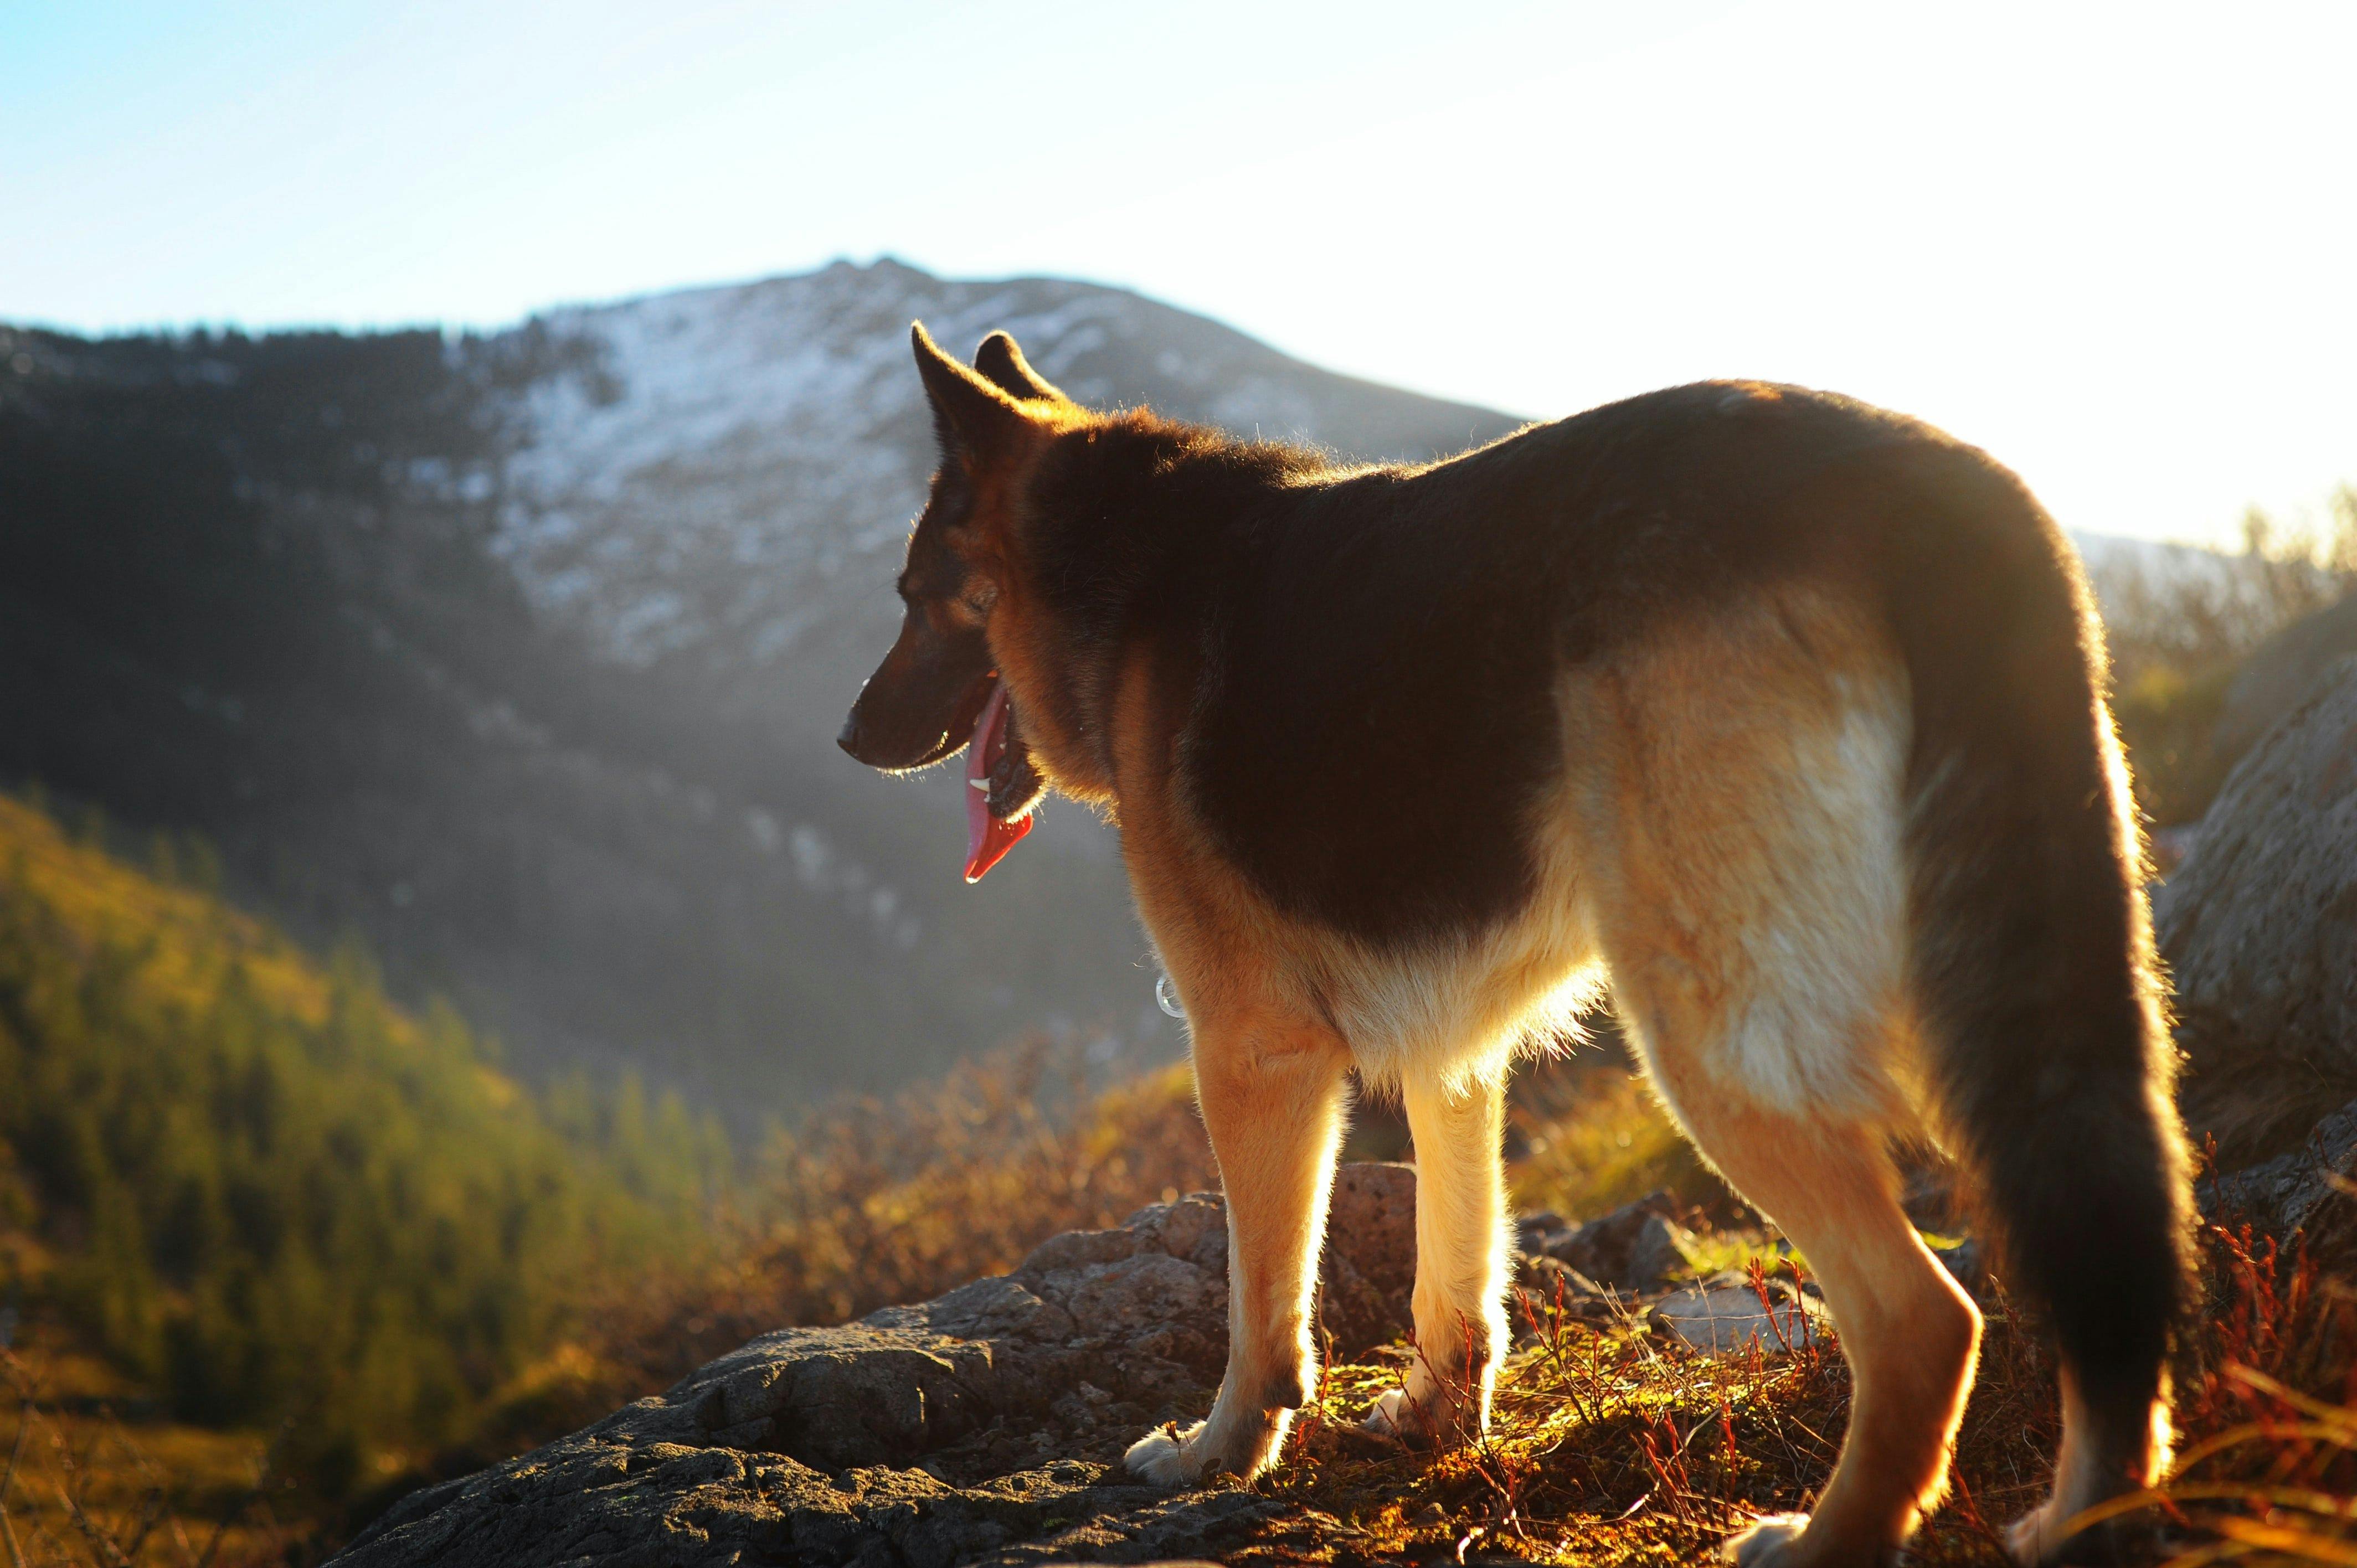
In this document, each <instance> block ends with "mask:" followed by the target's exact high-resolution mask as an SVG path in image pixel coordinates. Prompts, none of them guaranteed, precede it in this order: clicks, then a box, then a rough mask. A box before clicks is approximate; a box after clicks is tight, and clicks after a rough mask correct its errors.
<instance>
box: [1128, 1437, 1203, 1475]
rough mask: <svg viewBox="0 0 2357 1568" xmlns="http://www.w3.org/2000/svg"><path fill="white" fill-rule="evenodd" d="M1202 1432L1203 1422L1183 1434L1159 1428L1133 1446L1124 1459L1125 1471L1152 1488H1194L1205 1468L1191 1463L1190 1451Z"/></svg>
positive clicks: (1131, 1445) (1130, 1446)
mask: <svg viewBox="0 0 2357 1568" xmlns="http://www.w3.org/2000/svg"><path fill="white" fill-rule="evenodd" d="M1202 1430H1203V1423H1201V1422H1200V1421H1199V1422H1197V1423H1195V1424H1194V1425H1192V1426H1190V1427H1189V1428H1188V1429H1187V1430H1186V1431H1185V1432H1183V1433H1182V1432H1178V1431H1176V1430H1174V1429H1173V1428H1172V1427H1168V1426H1162V1427H1157V1428H1156V1429H1155V1430H1153V1431H1152V1432H1149V1433H1147V1434H1146V1435H1145V1436H1143V1437H1141V1438H1139V1439H1138V1440H1137V1441H1136V1442H1135V1443H1133V1444H1130V1445H1129V1452H1128V1453H1126V1454H1125V1455H1122V1456H1121V1463H1122V1467H1123V1468H1124V1469H1126V1470H1127V1471H1128V1472H1129V1473H1130V1474H1131V1475H1133V1476H1135V1477H1137V1478H1138V1479H1139V1480H1141V1481H1144V1482H1146V1483H1147V1484H1148V1485H1151V1486H1157V1487H1185V1486H1189V1485H1192V1484H1193V1483H1194V1481H1195V1480H1196V1479H1197V1477H1200V1475H1201V1474H1202V1467H1201V1466H1200V1465H1194V1464H1189V1460H1188V1454H1187V1447H1188V1444H1189V1442H1190V1441H1191V1440H1192V1439H1194V1438H1196V1437H1198V1436H1200V1434H1201V1433H1202Z"/></svg>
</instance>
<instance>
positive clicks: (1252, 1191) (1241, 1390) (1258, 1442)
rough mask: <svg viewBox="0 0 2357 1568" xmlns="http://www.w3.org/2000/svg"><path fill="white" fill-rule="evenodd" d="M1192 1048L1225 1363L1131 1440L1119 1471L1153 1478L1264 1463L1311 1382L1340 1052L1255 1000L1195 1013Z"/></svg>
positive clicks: (1255, 1468) (1337, 1128)
mask: <svg viewBox="0 0 2357 1568" xmlns="http://www.w3.org/2000/svg"><path fill="white" fill-rule="evenodd" d="M1194 1059H1195V1088H1196V1093H1197V1094H1198V1096H1199V1097H1200V1101H1201V1105H1202V1110H1203V1122H1204V1125H1205V1126H1206V1127H1207V1128H1208V1129H1210V1132H1211V1150H1212V1153H1213V1154H1214V1155H1217V1156H1218V1157H1219V1162H1220V1184H1221V1186H1222V1188H1223V1189H1224V1190H1225V1192H1226V1194H1227V1200H1228V1369H1227V1375H1226V1377H1225V1378H1224V1379H1222V1381H1221V1383H1220V1397H1219V1400H1218V1402H1216V1403H1214V1404H1213V1405H1212V1407H1211V1415H1210V1416H1209V1417H1208V1418H1206V1419H1205V1420H1203V1421H1200V1422H1198V1423H1196V1424H1195V1425H1194V1426H1193V1427H1192V1428H1190V1429H1189V1430H1188V1431H1187V1432H1185V1433H1178V1432H1176V1431H1172V1430H1167V1429H1166V1430H1165V1431H1161V1432H1156V1433H1149V1434H1147V1435H1146V1436H1145V1437H1143V1438H1141V1439H1140V1440H1139V1441H1138V1442H1136V1443H1135V1444H1132V1445H1131V1447H1130V1450H1129V1453H1128V1455H1127V1456H1126V1463H1127V1465H1128V1467H1129V1469H1130V1471H1131V1473H1132V1474H1134V1475H1136V1476H1139V1477H1144V1478H1145V1479H1146V1480H1149V1481H1155V1482H1158V1483H1160V1484H1162V1485H1165V1486H1179V1485H1185V1484H1188V1483H1190V1482H1193V1481H1197V1480H1200V1478H1202V1477H1204V1476H1207V1475H1210V1474H1212V1473H1214V1472H1219V1471H1225V1472H1227V1473H1229V1474H1232V1475H1234V1476H1237V1477H1244V1478H1249V1477H1253V1476H1254V1475H1256V1474H1258V1473H1259V1472H1260V1471H1261V1470H1263V1469H1265V1468H1266V1467H1267V1466H1268V1465H1269V1463H1270V1462H1271V1461H1272V1460H1273V1459H1275V1456H1276V1451H1277V1448H1278V1446H1279V1445H1280V1444H1282V1443H1283V1442H1284V1440H1285V1434H1286V1427H1287V1426H1288V1425H1289V1424H1290V1423H1291V1422H1292V1418H1293V1412H1294V1411H1295V1410H1297V1409H1298V1408H1299V1407H1300V1406H1302V1405H1304V1404H1307V1403H1308V1402H1309V1400H1310V1399H1311V1397H1312V1396H1313V1395H1314V1394H1315V1392H1316V1391H1317V1378H1318V1363H1317V1359H1316V1358H1315V1357H1314V1356H1313V1355H1312V1353H1311V1350H1310V1344H1309V1307H1310V1292H1311V1290H1312V1289H1313V1288H1314V1287H1315V1285H1316V1283H1317V1262H1318V1246H1319V1243H1320V1242H1321V1241H1322V1240H1324V1238H1325V1233H1326V1205H1327V1199H1328V1198H1329V1196H1330V1195H1331V1192H1332V1188H1333V1178H1334V1157H1335V1154H1336V1151H1337V1150H1338V1148H1339V1147H1340V1143H1341V1127H1342V1095H1343V1072H1344V1069H1346V1068H1347V1067H1348V1066H1349V1064H1350V1057H1349V1053H1348V1051H1347V1049H1346V1048H1345V1047H1344V1046H1343V1044H1342V1042H1341V1040H1340V1038H1339V1037H1338V1036H1335V1035H1334V1034H1333V1032H1332V1031H1331V1030H1329V1029H1327V1028H1325V1027H1324V1026H1321V1025H1318V1024H1313V1023H1308V1022H1303V1021H1298V1020H1295V1019H1290V1018H1285V1017H1280V1016H1275V1015H1269V1014H1266V1013H1253V1014H1248V1015H1244V1016H1242V1017H1227V1018H1221V1017H1211V1018H1206V1019H1204V1020H1203V1021H1202V1022H1201V1023H1200V1025H1199V1026H1198V1033H1197V1036H1196V1039H1195V1045H1194Z"/></svg>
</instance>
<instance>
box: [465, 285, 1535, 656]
mask: <svg viewBox="0 0 2357 1568" xmlns="http://www.w3.org/2000/svg"><path fill="white" fill-rule="evenodd" d="M916 319H921V320H923V321H924V322H925V323H926V325H927V327H928V328H929V329H930V330H931V332H932V333H933V335H934V336H935V337H936V338H939V339H940V340H941V341H942V343H944V344H947V345H950V346H952V348H953V349H957V350H959V351H970V350H971V349H973V347H974V344H975V343H977V342H978V341H979V340H980V339H981V338H983V337H984V336H985V335H986V334H987V333H989V332H992V331H996V330H1001V329H1004V330H1006V331H1011V332H1013V333H1014V334H1015V336H1016V338H1017V340H1018V341H1019V342H1021V343H1022V344H1023V345H1024V348H1025V350H1026V352H1027V353H1028V355H1029V357H1030V359H1031V360H1032V363H1033V364H1034V365H1035V366H1037V367H1038V368H1039V370H1040V371H1041V372H1042V373H1044V374H1046V375H1047V376H1048V377H1049V379H1051V380H1053V381H1057V382H1058V383H1059V384H1060V385H1061V386H1062V387H1063V388H1064V389H1065V391H1067V392H1070V393H1071V395H1072V396H1074V397H1075V398H1078V399H1079V400H1081V401H1082V402H1083V403H1091V404H1095V405H1100V406H1103V405H1107V404H1119V403H1151V404H1152V405H1153V406H1154V407H1156V408H1157V409H1159V410H1161V411H1163V412H1165V413H1172V414H1176V415H1179V417H1182V418H1188V419H1194V420H1200V421H1206V422H1209V423H1211V424H1220V425H1223V426H1226V427H1228V428H1230V429H1232V430H1237V431H1242V432H1246V433H1259V434H1262V435H1271V436H1282V437H1286V438H1290V439H1300V440H1307V441H1310V442H1314V443H1318V444H1320V445H1326V446H1333V447H1336V448H1338V449H1340V450H1343V451H1347V452H1349V453H1351V454H1353V455H1357V456H1431V455H1435V454H1437V453H1440V452H1445V451H1451V450H1455V449H1457V448H1458V447H1462V446H1467V445H1469V444H1472V443H1474V442H1478V441H1481V440H1486V439H1489V438H1491V437H1492V436H1494V435H1500V434H1502V433H1503V432H1504V431H1506V430H1509V429H1511V428H1512V426H1513V424H1514V423H1515V422H1514V421H1512V420H1511V419H1508V418H1507V417H1505V416H1503V415H1501V414H1498V413H1492V412H1491V411H1488V410H1483V409H1476V408H1468V407H1463V406H1459V405H1455V404H1449V403H1439V402H1437V401H1435V400H1432V399H1428V398H1422V397H1416V396H1414V395H1412V394H1409V393H1406V392H1397V391H1394V390H1392V389H1390V388H1385V387H1378V386H1373V385H1371V384H1368V383H1365V382H1361V381H1351V380H1348V379H1346V378H1343V377H1340V376H1336V375H1332V374H1330V373H1329V372H1326V371H1318V370H1317V369H1314V368H1313V367H1311V366H1308V365H1304V364H1302V363H1300V362H1298V361H1297V360H1288V359H1286V357H1284V356H1283V355H1281V354H1278V353H1276V352H1275V350H1273V349H1268V348H1266V347H1265V346H1264V345H1262V344H1260V343H1257V342H1254V340H1252V339H1251V338H1246V337H1244V336H1243V335H1242V334H1240V333H1237V332H1235V331H1233V330H1232V329H1230V328H1225V327H1222V326H1220V325H1219V324H1217V323H1216V322H1212V321H1209V320H1206V319H1204V318H1202V317H1195V316H1189V315H1188V314H1187V313H1185V312H1183V311H1179V310H1175V309H1172V308H1171V307H1169V306H1163V305H1157V304H1156V303H1154V302H1153V301H1150V300H1146V299H1142V298H1140V297H1138V296H1137V295H1133V294H1127V293H1124V292H1122V291H1119V290H1115V289H1108V288H1102V287H1098V286H1095V285H1089V284H1082V283H1071V282H1062V281H1057V280H1050V279H1038V278H1027V279H1017V280H1013V281H1009V282H1002V283H961V282H952V281H946V280H943V279H939V278H934V277H931V276H929V275H927V274H924V273H921V272H918V271H916V270H915V269H913V268H909V267H906V266H902V265H900V264H899V263H894V262H890V261H882V262H877V263H875V264H873V265H871V266H865V267H862V266H854V265H852V264H850V263H836V264H835V265H834V266H831V267H828V268H826V269H825V270H824V271H822V272H818V273H813V274H807V275H804V276H799V277H786V278H775V279H770V280H769V281H766V282H761V283H752V284H744V285H734V286H729V287H722V288H707V289H696V290H693V291H689V292H685V293H680V294H667V295H657V296H655V297H652V298H647V299H637V300H630V301H626V302H624V303H621V304H619V305H607V306H584V307H574V308H567V309H563V310H557V311H553V312H551V313H549V314H548V315H546V316H544V317H538V318H536V319H535V320H534V321H533V322H532V323H529V324H527V326H526V327H525V328H523V329H522V330H523V331H524V332H526V333H531V334H537V335H541V336H543V337H544V338H545V339H546V343H545V345H544V348H543V350H542V352H543V356H544V358H545V359H547V360H552V361H554V362H555V363H558V364H560V365H562V366H563V367H564V369H562V370H560V371H557V372H556V373H554V374H551V375H548V376H546V377H544V378H543V379H541V380H539V381H534V382H533V383H532V384H531V385H530V386H529V387H528V389H527V390H526V391H525V392H524V395H523V415H524V417H523V421H522V425H523V434H524V441H525V445H524V446H522V449H521V450H520V451H519V452H518V453H517V454H516V456H514V457H513V459H512V460H511V462H510V464H509V466H508V470H507V478H508V498H507V502H506V505H505V506H504V507H503V508H502V510H501V512H500V520H501V521H500V533H499V540H498V549H499V550H500V553H502V554H503V555H505V556H506V557H507V559H509V560H510V561H511V562H512V563H513V564H514V565H515V567H516V570H517V572H518V573H519V575H521V576H522V580H523V582H524V584H525V585H526V586H527V588H528V590H529V592H530V593H531V595H532V597H533V602H534V603H535V604H536V605H537V606H539V607H542V608H543V609H544V610H546V611H548V612H550V613H553V614H554V615H557V616H560V617H563V618H566V619H568V620H571V621H573V622H576V624H578V625H579V626H581V627H582V628H584V629H585V630H587V632H588V633H589V635H590V636H591V637H592V638H593V639H596V641H597V643H598V645H599V646H601V647H602V648H603V649H604V650H606V651H607V652H608V655H609V656H611V657H613V658H616V659H619V660H626V661H629V662H632V663H638V664H649V663H654V662H658V661H662V660H672V659H677V658H683V657H684V658H688V659H692V660H694V661H696V662H698V663H700V664H702V665H703V666H704V667H705V669H707V670H708V671H711V672H713V673H715V674H742V673H745V672H748V671H760V670H764V669H770V668H773V667H775V666H776V665H778V664H779V663H780V661H782V660H788V659H790V658H791V657H792V656H794V655H795V654H796V653H797V652H799V651H802V650H807V649H810V648H811V647H813V644H823V643H824V642H825V641H826V640H827V637H828V634H829V633H830V632H834V633H838V634H839V633H842V632H845V630H847V629H850V628H856V629H857V630H858V631H863V632H866V631H872V630H873V629H874V628H877V626H878V625H888V623H889V619H890V618H891V616H892V614H893V613H894V612H893V608H892V606H891V604H890V601H889V596H887V595H884V594H882V593H881V592H879V589H880V587H881V585H883V584H885V583H886V582H888V580H889V579H890V577H891V575H892V574H893V572H894V571H895V570H897V569H898V564H899V551H900V548H901V546H902V544H903V543H904V542H905V541H906V538H907V528H908V522H909V518H910V517H911V516H912V515H913V513H914V512H915V510H917V508H918V506H919V504H920V502H921V500H922V499H923V493H924V479H925V476H926V475H927V473H929V472H930V471H931V464H932V456H933V454H932V449H931V423H930V421H929V419H928V417H927V415H926V413H925V407H924V403H923V398H922V393H921V391H920V386H919V383H918V380H917V376H916V373H915V371H914V369H913V367H912V365H911V363H910V358H909V341H908V329H909V322H910V321H911V320H916Z"/></svg>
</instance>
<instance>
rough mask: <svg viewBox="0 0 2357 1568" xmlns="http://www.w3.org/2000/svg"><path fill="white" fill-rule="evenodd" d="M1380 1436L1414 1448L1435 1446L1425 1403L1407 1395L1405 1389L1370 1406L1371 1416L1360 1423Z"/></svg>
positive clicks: (1389, 1393)
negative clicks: (1420, 1402) (1420, 1403)
mask: <svg viewBox="0 0 2357 1568" xmlns="http://www.w3.org/2000/svg"><path fill="white" fill-rule="evenodd" d="M1359 1424H1360V1425H1361V1428H1363V1429H1364V1430H1365V1431H1368V1432H1371V1433H1372V1434H1374V1435H1376V1436H1377V1437H1388V1438H1390V1439H1391V1440H1392V1441H1393V1442H1394V1443H1399V1444H1405V1445H1406V1446H1408V1447H1410V1448H1428V1447H1430V1446H1431V1445H1432V1418H1431V1415H1430V1413H1429V1412H1426V1410H1425V1408H1424V1407H1423V1406H1422V1405H1419V1404H1417V1403H1416V1402H1415V1401H1414V1400H1412V1399H1410V1398H1408V1397H1407V1391H1406V1390H1405V1389H1392V1390H1390V1391H1387V1392H1385V1393H1383V1395H1382V1396H1381V1397H1379V1398H1378V1399H1377V1400H1376V1401H1375V1402H1374V1403H1373V1404H1372V1405H1370V1406H1368V1407H1367V1419H1366V1420H1364V1421H1362V1422H1361V1423H1359Z"/></svg>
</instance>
